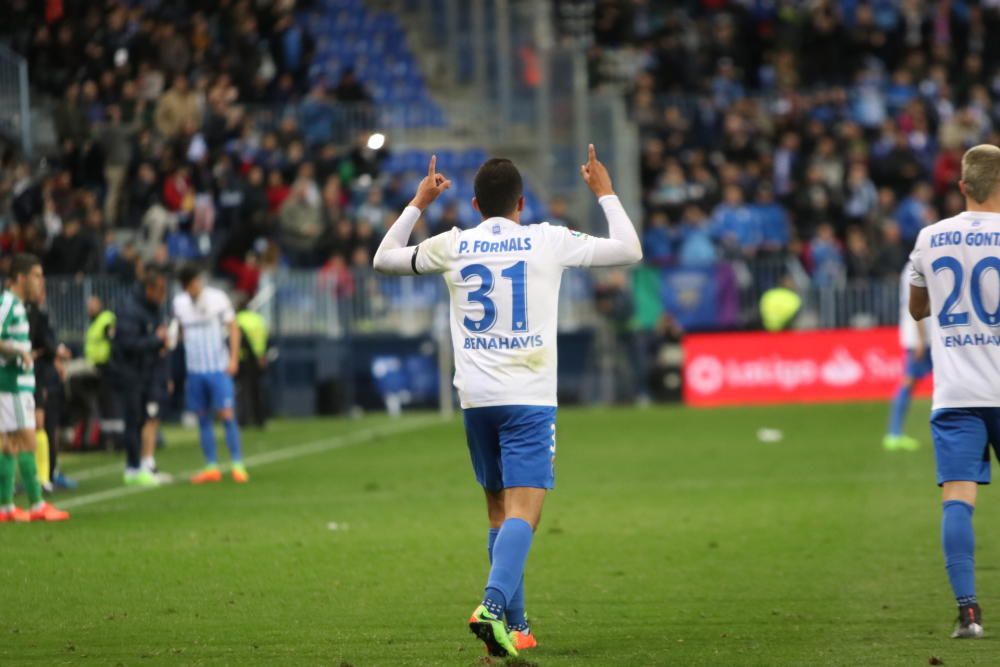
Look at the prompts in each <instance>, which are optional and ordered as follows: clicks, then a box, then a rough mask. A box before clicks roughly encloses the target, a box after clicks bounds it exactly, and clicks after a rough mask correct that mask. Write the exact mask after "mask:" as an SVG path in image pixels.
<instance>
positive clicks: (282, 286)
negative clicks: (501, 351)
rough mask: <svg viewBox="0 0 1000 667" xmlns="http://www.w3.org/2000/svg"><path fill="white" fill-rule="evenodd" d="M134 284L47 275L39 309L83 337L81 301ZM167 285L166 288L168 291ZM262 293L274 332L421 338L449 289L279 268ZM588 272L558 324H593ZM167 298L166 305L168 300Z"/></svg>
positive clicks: (433, 282) (568, 287)
mask: <svg viewBox="0 0 1000 667" xmlns="http://www.w3.org/2000/svg"><path fill="white" fill-rule="evenodd" d="M136 289H138V287H136V285H135V284H134V283H129V282H123V281H121V280H120V279H118V278H113V277H110V276H94V277H87V278H81V279H77V278H74V277H69V276H65V277H64V276H50V277H49V278H48V279H47V280H46V297H47V299H46V307H47V308H48V311H49V314H50V317H51V319H52V321H53V325H54V326H55V328H56V332H57V335H58V336H59V337H60V338H61V339H62V340H65V341H69V342H79V341H82V340H83V337H84V333H85V332H86V329H87V326H88V324H89V322H88V316H87V301H88V299H90V297H92V296H97V297H99V298H100V299H101V301H102V302H103V305H104V307H105V308H111V309H114V308H117V307H118V306H119V305H120V304H121V303H122V302H123V301H124V300H125V299H126V298H127V297H128V296H129V294H130V293H132V292H133V291H134V290H136ZM176 289H177V286H176V285H175V286H173V289H172V290H171V293H175V290H176ZM260 292H261V297H262V298H257V299H255V304H254V305H255V308H256V309H257V310H259V311H260V312H261V314H262V315H264V317H265V319H266V320H267V321H268V324H269V327H270V330H271V332H272V334H273V335H275V336H315V335H321V336H329V337H331V338H343V337H346V336H349V335H365V334H374V333H398V334H400V335H404V336H415V335H422V334H426V333H428V332H431V331H433V330H434V325H435V322H436V318H439V317H440V313H439V308H438V306H440V305H442V304H445V303H447V299H448V290H447V289H446V288H445V285H444V282H443V281H442V280H441V279H439V278H434V277H424V278H411V277H399V276H383V275H379V274H376V273H375V272H374V271H371V270H358V271H353V272H348V273H344V274H342V275H333V274H329V273H325V272H323V271H281V272H278V273H276V274H271V275H265V276H263V277H262V278H261V285H260ZM592 292H593V283H592V277H591V274H590V273H589V272H587V271H583V270H571V271H567V272H566V273H565V274H564V275H563V283H562V290H561V291H560V298H559V328H560V330H561V331H578V330H581V329H586V328H588V327H591V326H593V325H594V323H595V322H596V321H597V315H596V312H595V310H594V306H593V304H592V299H591V295H592ZM169 300H170V299H169V298H168V303H169Z"/></svg>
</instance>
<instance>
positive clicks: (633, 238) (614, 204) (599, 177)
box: [580, 144, 642, 266]
mask: <svg viewBox="0 0 1000 667" xmlns="http://www.w3.org/2000/svg"><path fill="white" fill-rule="evenodd" d="M587 157H588V159H587V164H583V165H580V174H581V175H582V176H583V180H584V181H585V182H586V183H587V186H588V187H589V188H590V190H591V191H592V192H593V193H594V194H595V195H596V196H597V202H598V203H599V204H600V205H601V208H602V209H604V217H605V218H607V220H608V238H606V239H601V238H598V239H594V242H595V243H594V254H593V257H592V259H591V261H590V265H591V266H622V265H625V264H635V263H636V262H638V261H640V260H641V259H642V244H641V243H640V242H639V235H638V234H637V233H636V231H635V226H634V225H633V224H632V220H630V219H629V217H628V213H626V212H625V207H623V206H622V203H621V201H619V199H618V196H617V195H616V194H615V191H614V189H613V188H612V187H611V176H610V175H609V174H608V169H607V167H605V166H604V164H603V163H602V162H601V161H600V160H598V159H597V151H596V150H594V144H590V145H589V146H587Z"/></svg>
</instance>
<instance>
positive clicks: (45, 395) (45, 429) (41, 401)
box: [27, 283, 77, 492]
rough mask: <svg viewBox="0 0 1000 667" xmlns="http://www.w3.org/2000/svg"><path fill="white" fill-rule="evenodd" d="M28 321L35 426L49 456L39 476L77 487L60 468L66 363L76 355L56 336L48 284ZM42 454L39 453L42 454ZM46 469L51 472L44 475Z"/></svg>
mask: <svg viewBox="0 0 1000 667" xmlns="http://www.w3.org/2000/svg"><path fill="white" fill-rule="evenodd" d="M27 310H28V324H29V326H30V329H31V333H30V334H29V335H30V337H31V351H32V355H33V356H34V357H35V428H36V431H37V432H36V436H35V437H36V441H37V443H38V449H37V450H36V451H38V452H43V450H44V452H43V453H44V455H45V456H46V457H47V460H46V461H43V463H44V466H40V467H39V478H40V481H41V482H42V485H43V486H45V487H46V488H47V490H48V491H50V492H51V491H52V486H57V487H59V488H63V489H73V488H76V486H77V485H76V482H74V481H72V480H70V479H69V478H68V477H66V476H65V475H63V474H62V473H61V472H60V471H59V467H58V465H59V447H60V442H59V424H60V423H61V422H62V415H63V408H64V406H65V401H66V392H65V389H64V385H63V378H64V373H63V371H62V364H63V362H65V361H66V360H68V359H69V358H70V357H71V356H72V355H71V353H70V351H69V348H67V347H66V346H65V345H63V344H62V343H60V342H59V341H58V339H57V338H56V332H55V331H54V330H53V328H52V323H51V322H50V321H49V313H48V311H47V310H45V287H44V283H43V286H42V290H41V292H40V293H39V299H38V301H36V302H29V303H28V308H27ZM41 455H42V454H39V456H41ZM42 470H45V471H46V472H47V474H45V475H43V474H42Z"/></svg>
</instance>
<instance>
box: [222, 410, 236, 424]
mask: <svg viewBox="0 0 1000 667" xmlns="http://www.w3.org/2000/svg"><path fill="white" fill-rule="evenodd" d="M234 417H235V413H234V412H233V409H232V408H223V409H221V410H219V419H221V420H222V421H224V422H227V421H230V420H232V419H234Z"/></svg>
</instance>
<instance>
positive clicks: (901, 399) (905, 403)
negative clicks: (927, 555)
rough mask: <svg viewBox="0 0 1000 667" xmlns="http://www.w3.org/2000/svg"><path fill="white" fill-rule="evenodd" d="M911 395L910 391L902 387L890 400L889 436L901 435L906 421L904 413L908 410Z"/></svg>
mask: <svg viewBox="0 0 1000 667" xmlns="http://www.w3.org/2000/svg"><path fill="white" fill-rule="evenodd" d="M911 393H912V389H911V388H910V387H909V386H905V385H904V386H902V387H900V388H899V391H897V392H896V396H895V397H894V398H893V399H892V409H891V410H890V411H889V435H893V436H898V435H903V423H904V422H905V421H906V412H907V411H908V410H909V409H910V394H911Z"/></svg>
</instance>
